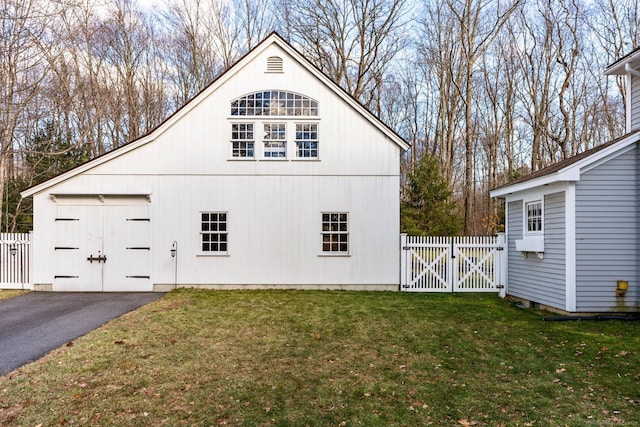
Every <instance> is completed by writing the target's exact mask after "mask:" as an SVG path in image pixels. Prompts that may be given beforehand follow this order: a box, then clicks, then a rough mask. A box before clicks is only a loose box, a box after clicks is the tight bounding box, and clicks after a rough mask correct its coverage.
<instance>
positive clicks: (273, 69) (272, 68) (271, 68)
mask: <svg viewBox="0 0 640 427" xmlns="http://www.w3.org/2000/svg"><path fill="white" fill-rule="evenodd" d="M282 71H283V70H282V58H280V57H279V56H270V57H268V58H267V73H282Z"/></svg>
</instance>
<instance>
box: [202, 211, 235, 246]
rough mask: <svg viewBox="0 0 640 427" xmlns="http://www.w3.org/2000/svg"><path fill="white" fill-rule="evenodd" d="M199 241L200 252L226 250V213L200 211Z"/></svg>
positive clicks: (227, 242)
mask: <svg viewBox="0 0 640 427" xmlns="http://www.w3.org/2000/svg"><path fill="white" fill-rule="evenodd" d="M200 241H201V247H200V248H201V249H202V252H206V253H220V252H227V249H228V244H229V241H228V234H227V213H226V212H202V213H201V223H200Z"/></svg>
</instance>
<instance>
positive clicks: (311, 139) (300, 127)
mask: <svg viewBox="0 0 640 427" xmlns="http://www.w3.org/2000/svg"><path fill="white" fill-rule="evenodd" d="M296 157H299V158H305V159H317V158H318V124H317V123H298V124H296Z"/></svg>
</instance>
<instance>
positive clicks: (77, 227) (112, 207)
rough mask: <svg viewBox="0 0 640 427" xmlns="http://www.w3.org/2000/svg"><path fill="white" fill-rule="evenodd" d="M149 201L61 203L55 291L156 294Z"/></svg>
mask: <svg viewBox="0 0 640 427" xmlns="http://www.w3.org/2000/svg"><path fill="white" fill-rule="evenodd" d="M150 221H151V219H150V217H149V204H148V202H147V200H146V198H123V197H120V198H117V197H114V198H106V197H105V198H103V199H102V200H101V201H100V202H99V203H96V200H95V199H92V198H87V199H83V198H78V199H74V200H67V201H63V202H62V203H60V200H59V204H58V212H57V216H56V220H55V229H56V246H55V256H56V263H55V274H54V280H53V290H54V291H95V292H102V291H104V292H123V291H126V292H137V291H151V290H152V282H151V274H150V272H151V239H150V232H151V230H150V228H151V227H150Z"/></svg>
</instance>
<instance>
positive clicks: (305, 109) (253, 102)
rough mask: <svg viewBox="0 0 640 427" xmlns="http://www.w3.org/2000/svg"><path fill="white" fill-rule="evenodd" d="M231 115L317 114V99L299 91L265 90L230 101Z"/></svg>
mask: <svg viewBox="0 0 640 427" xmlns="http://www.w3.org/2000/svg"><path fill="white" fill-rule="evenodd" d="M231 115H232V116H317V115H318V101H316V100H315V99H311V98H309V97H308V96H305V95H300V94H299V93H293V92H286V91H281V90H280V91H279V90H265V91H261V92H254V93H250V94H247V95H243V96H241V97H239V98H237V99H234V100H233V101H231Z"/></svg>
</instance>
